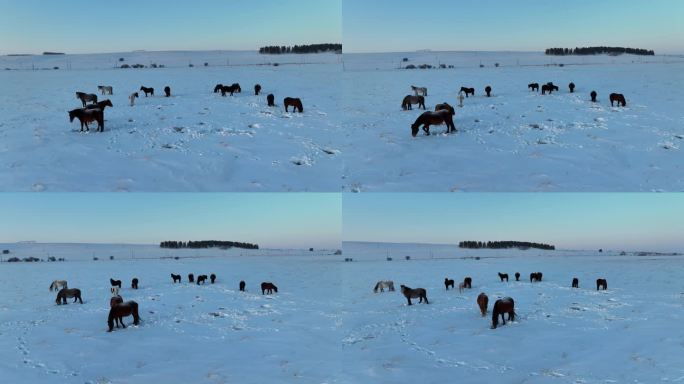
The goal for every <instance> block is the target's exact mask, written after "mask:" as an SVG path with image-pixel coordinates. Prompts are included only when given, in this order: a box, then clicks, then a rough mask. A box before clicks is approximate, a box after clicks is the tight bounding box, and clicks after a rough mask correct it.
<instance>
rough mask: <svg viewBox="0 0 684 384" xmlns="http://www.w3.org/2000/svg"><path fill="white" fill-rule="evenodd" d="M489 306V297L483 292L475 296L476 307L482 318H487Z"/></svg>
mask: <svg viewBox="0 0 684 384" xmlns="http://www.w3.org/2000/svg"><path fill="white" fill-rule="evenodd" d="M488 304H489V297H487V295H486V294H485V293H484V292H481V293H480V294H479V295H477V306H478V307H480V313H482V317H485V316H487V305H488Z"/></svg>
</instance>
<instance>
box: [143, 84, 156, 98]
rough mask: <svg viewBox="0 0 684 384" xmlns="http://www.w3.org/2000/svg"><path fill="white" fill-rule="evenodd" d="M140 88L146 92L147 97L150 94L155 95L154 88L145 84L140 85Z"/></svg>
mask: <svg viewBox="0 0 684 384" xmlns="http://www.w3.org/2000/svg"><path fill="white" fill-rule="evenodd" d="M140 90H141V91H143V92H145V97H147V95H148V94H149V95H152V96H154V88H147V87H145V86H140Z"/></svg>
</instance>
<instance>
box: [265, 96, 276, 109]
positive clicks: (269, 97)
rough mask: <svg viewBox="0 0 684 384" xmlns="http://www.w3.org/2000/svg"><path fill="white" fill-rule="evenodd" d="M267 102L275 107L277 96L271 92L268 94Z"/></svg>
mask: <svg viewBox="0 0 684 384" xmlns="http://www.w3.org/2000/svg"><path fill="white" fill-rule="evenodd" d="M266 102H267V103H268V106H269V107H275V96H274V95H273V94H272V93H269V94H268V96H266Z"/></svg>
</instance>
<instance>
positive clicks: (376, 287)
mask: <svg viewBox="0 0 684 384" xmlns="http://www.w3.org/2000/svg"><path fill="white" fill-rule="evenodd" d="M380 284H382V281H378V283H377V284H375V288H373V292H377V291H378V289H379V288H380Z"/></svg>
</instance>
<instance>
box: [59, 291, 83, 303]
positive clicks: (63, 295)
mask: <svg viewBox="0 0 684 384" xmlns="http://www.w3.org/2000/svg"><path fill="white" fill-rule="evenodd" d="M71 298H73V299H74V303H75V302H76V301H77V300H78V302H80V303H81V304H83V300H82V299H81V290H80V289H78V288H62V289H60V290H59V292H57V298H56V299H55V302H56V303H57V305H60V304H66V303H67V299H71ZM60 302H61V303H60Z"/></svg>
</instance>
